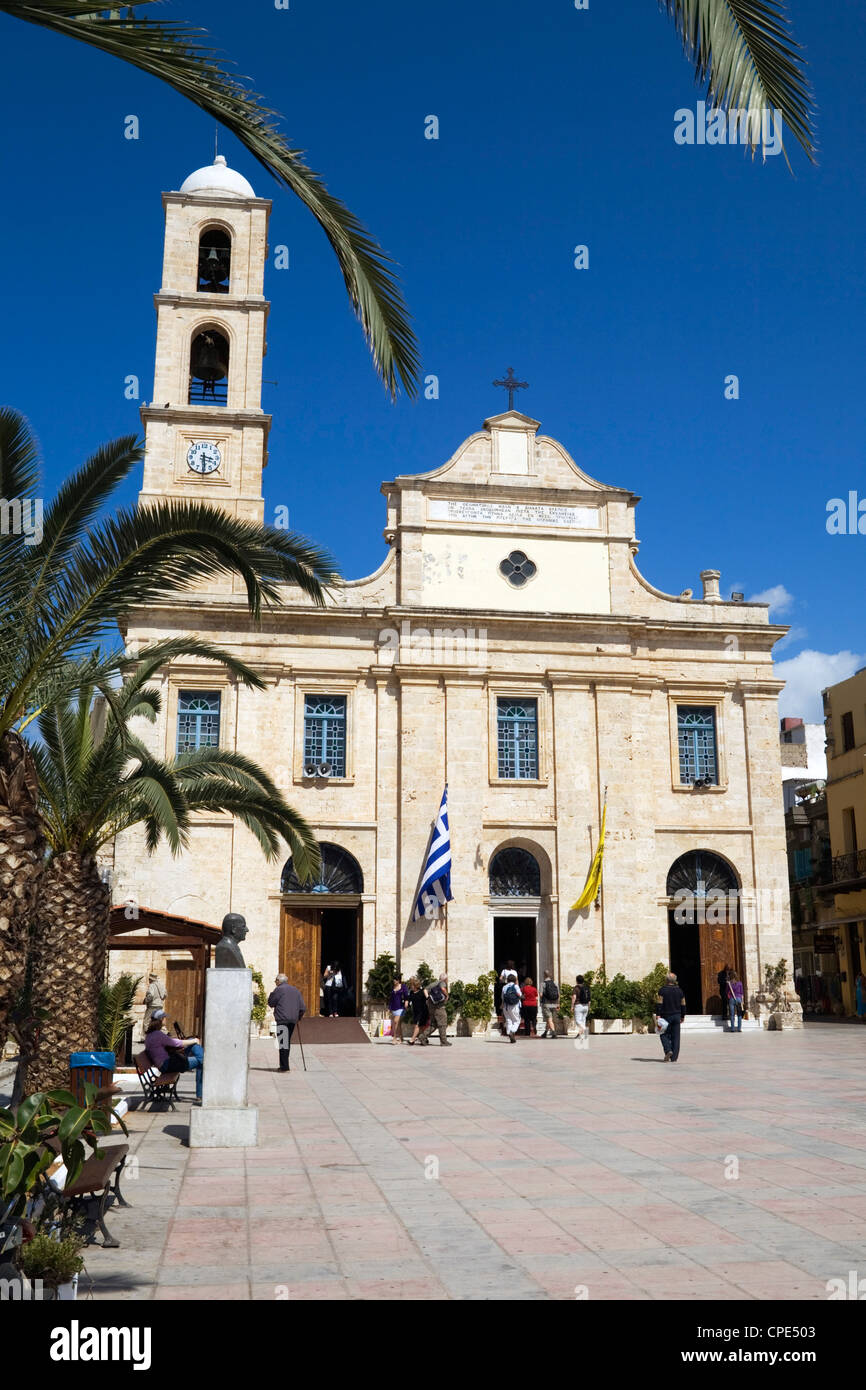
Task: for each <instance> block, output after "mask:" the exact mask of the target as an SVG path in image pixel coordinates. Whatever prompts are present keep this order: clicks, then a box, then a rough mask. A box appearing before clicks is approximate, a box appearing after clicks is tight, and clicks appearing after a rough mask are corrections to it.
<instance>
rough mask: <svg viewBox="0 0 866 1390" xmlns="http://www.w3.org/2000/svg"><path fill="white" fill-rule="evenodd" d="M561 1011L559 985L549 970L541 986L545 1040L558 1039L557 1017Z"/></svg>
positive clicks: (543, 1035)
mask: <svg viewBox="0 0 866 1390" xmlns="http://www.w3.org/2000/svg"><path fill="white" fill-rule="evenodd" d="M558 1009H559V985H558V984H557V983H556V981H555V980H554V978H553V976H552V975H551V973H550V971H549V970H545V972H544V983H543V984H542V986H541V1017H542V1018H543V1019H544V1032H543V1033H542V1035H541V1036H542V1039H543V1038H555V1037H556V1015H557V1010H558Z"/></svg>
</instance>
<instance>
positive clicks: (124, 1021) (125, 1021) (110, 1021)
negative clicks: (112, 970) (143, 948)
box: [96, 973, 142, 1052]
mask: <svg viewBox="0 0 866 1390" xmlns="http://www.w3.org/2000/svg"><path fill="white" fill-rule="evenodd" d="M141 979H142V977H141V976H140V975H137V976H136V975H131V974H128V973H124V974H123V975H118V977H117V979H116V980H113V981H112V982H111V984H108V983H107V982H105V983H103V984H102V986H101V987H100V990H99V1015H98V1024H97V1040H96V1046H97V1048H98V1049H99V1050H100V1051H105V1052H119V1051H120V1048H121V1046H122V1044H123V1039H124V1036H125V1034H126V1030H127V1028H129V1027H131V1025H132V1024H133V1022H134V1021H135V1020H134V1019H133V1017H132V1015H131V1014H130V1012H129V1011H130V1009H131V1008H132V1005H133V1003H134V1002H135V991H136V990H137V989H138V986H139V985H140V984H141Z"/></svg>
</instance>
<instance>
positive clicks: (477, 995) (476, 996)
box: [460, 970, 496, 1027]
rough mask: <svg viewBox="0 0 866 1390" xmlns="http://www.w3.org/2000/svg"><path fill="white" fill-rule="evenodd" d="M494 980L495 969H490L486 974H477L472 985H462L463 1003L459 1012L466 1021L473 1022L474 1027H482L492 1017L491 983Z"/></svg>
mask: <svg viewBox="0 0 866 1390" xmlns="http://www.w3.org/2000/svg"><path fill="white" fill-rule="evenodd" d="M495 980H496V971H495V970H490V971H488V972H487V974H486V975H479V976H478V981H477V983H476V984H474V985H464V987H463V1004H462V1007H461V1010H460V1012H461V1014H462V1015H463V1017H464V1019H466V1021H467V1023H469V1024H474V1025H475V1026H476V1027H480V1026H481V1025H483V1026H484V1027H486V1026H487V1024H488V1023H489V1022H490V1020H491V1018H492V1017H493V985H494V982H495Z"/></svg>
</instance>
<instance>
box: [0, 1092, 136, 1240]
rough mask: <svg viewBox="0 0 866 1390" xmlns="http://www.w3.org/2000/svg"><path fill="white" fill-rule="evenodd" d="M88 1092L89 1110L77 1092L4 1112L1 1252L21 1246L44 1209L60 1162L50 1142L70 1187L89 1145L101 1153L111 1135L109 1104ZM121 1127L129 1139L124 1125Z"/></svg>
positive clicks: (31, 1099)
mask: <svg viewBox="0 0 866 1390" xmlns="http://www.w3.org/2000/svg"><path fill="white" fill-rule="evenodd" d="M83 1089H84V1095H85V1104H84V1105H83V1106H81V1105H79V1104H78V1103H77V1101H76V1099H75V1096H74V1095H73V1094H72V1093H71V1091H48V1092H46V1093H43V1092H41V1091H37V1092H36V1093H35V1094H34V1095H32V1096H28V1097H27V1099H26V1100H23V1101H22V1102H21V1104H20V1105H18V1106H16V1107H15V1108H14V1109H10V1110H3V1109H0V1250H5V1251H10V1250H14V1249H18V1248H19V1247H20V1246H21V1244H22V1234H23V1233H25V1232H26V1222H25V1218H26V1217H27V1216H28V1213H32V1211H33V1209H34V1207H36V1206H37V1205H38V1204H39V1203H40V1199H41V1197H42V1194H43V1192H44V1191H45V1187H46V1178H45V1173H46V1170H47V1169H48V1168H49V1167H50V1166H51V1164H52V1163H53V1162H54V1159H55V1153H54V1151H53V1150H52V1149H50V1148H49V1147H48V1145H47V1141H48V1140H49V1139H55V1140H57V1142H58V1144H59V1146H60V1153H61V1156H62V1158H63V1162H64V1164H65V1166H66V1183H67V1186H68V1185H69V1184H70V1183H74V1182H75V1180H76V1178H77V1177H78V1175H79V1173H80V1172H81V1169H82V1166H83V1164H84V1160H85V1157H86V1149H85V1145H87V1146H89V1148H90V1149H91V1150H94V1151H96V1152H98V1149H99V1138H100V1135H103V1134H108V1133H110V1131H111V1119H110V1118H109V1115H108V1114H106V1109H105V1108H103V1107H106V1101H105V1099H104V1098H102V1099H100V1092H99V1091H98V1088H97V1087H96V1086H94V1085H93V1084H92V1083H91V1082H89V1081H88V1082H85V1083H84V1088H83ZM106 1108H107V1107H106ZM118 1123H119V1124H120V1127H121V1129H122V1130H123V1132H124V1133H126V1126H125V1125H124V1123H123V1120H122V1119H118Z"/></svg>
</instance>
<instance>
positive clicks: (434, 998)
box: [429, 984, 445, 1009]
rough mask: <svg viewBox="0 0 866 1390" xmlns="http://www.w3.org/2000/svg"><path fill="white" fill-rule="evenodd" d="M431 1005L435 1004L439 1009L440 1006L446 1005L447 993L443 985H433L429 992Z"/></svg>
mask: <svg viewBox="0 0 866 1390" xmlns="http://www.w3.org/2000/svg"><path fill="white" fill-rule="evenodd" d="M429 998H430V1003H431V1004H435V1005H436V1007H437V1009H438V1007H439V1005H440V1004H444V1003H445V991H444V989H443V988H442V986H441V985H439V984H436V985H431V986H430V990H429Z"/></svg>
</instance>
